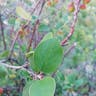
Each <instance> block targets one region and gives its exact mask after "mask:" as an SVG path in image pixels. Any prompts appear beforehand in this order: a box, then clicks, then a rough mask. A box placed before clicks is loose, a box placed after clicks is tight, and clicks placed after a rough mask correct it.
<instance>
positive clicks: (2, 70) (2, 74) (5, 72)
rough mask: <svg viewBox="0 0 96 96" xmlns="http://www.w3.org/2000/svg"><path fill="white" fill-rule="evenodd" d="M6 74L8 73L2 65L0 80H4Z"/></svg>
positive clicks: (0, 67) (0, 66)
mask: <svg viewBox="0 0 96 96" xmlns="http://www.w3.org/2000/svg"><path fill="white" fill-rule="evenodd" d="M7 73H8V71H7V69H6V67H5V66H3V65H0V79H3V78H5V77H6V76H7Z"/></svg>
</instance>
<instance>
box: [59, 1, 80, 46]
mask: <svg viewBox="0 0 96 96" xmlns="http://www.w3.org/2000/svg"><path fill="white" fill-rule="evenodd" d="M80 2H81V0H75V1H74V3H76V4H75V12H74V19H73V22H72V24H71V27H70V33H69V34H68V35H67V37H66V38H65V39H64V40H62V41H61V45H62V46H63V45H64V44H65V43H66V42H67V41H68V40H69V39H70V37H71V36H72V35H73V33H74V29H75V24H76V22H77V18H78V13H79V6H80Z"/></svg>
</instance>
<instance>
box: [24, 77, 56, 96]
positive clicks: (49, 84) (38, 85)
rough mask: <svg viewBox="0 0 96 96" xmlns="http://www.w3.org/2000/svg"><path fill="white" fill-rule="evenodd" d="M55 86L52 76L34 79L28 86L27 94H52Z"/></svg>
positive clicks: (32, 95)
mask: <svg viewBox="0 0 96 96" xmlns="http://www.w3.org/2000/svg"><path fill="white" fill-rule="evenodd" d="M55 88H56V84H55V80H54V79H53V78H52V77H45V78H43V79H42V80H34V81H32V83H31V86H30V88H29V96H54V92H55ZM26 96H28V95H26Z"/></svg>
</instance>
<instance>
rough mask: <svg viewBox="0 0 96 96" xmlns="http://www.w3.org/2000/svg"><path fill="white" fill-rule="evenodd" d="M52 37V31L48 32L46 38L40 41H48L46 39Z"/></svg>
mask: <svg viewBox="0 0 96 96" xmlns="http://www.w3.org/2000/svg"><path fill="white" fill-rule="evenodd" d="M52 38H53V34H52V32H50V33H47V34H46V35H45V36H44V38H43V39H42V40H41V42H40V43H42V42H44V41H46V40H48V39H52Z"/></svg>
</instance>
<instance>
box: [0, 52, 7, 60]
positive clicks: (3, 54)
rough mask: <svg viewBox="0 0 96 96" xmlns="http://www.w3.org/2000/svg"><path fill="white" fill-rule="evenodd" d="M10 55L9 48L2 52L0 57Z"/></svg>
mask: <svg viewBox="0 0 96 96" xmlns="http://www.w3.org/2000/svg"><path fill="white" fill-rule="evenodd" d="M8 55H9V51H8V50H6V51H4V52H2V53H0V59H3V58H7V57H8Z"/></svg>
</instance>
